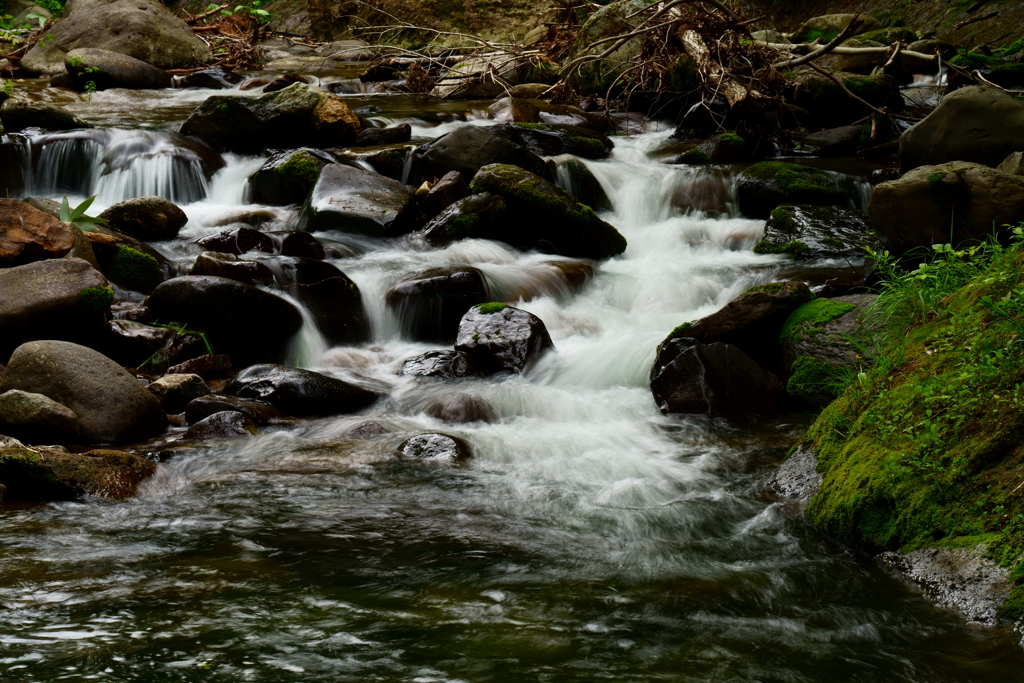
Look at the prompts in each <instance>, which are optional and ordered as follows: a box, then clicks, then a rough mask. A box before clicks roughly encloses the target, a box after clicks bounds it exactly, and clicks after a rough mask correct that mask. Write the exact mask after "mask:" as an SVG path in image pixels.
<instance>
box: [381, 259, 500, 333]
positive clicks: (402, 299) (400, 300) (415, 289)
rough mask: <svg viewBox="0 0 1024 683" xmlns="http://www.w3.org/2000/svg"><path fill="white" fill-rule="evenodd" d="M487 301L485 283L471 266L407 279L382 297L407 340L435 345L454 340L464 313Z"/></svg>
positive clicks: (447, 267) (425, 272)
mask: <svg viewBox="0 0 1024 683" xmlns="http://www.w3.org/2000/svg"><path fill="white" fill-rule="evenodd" d="M489 300H490V293H489V290H488V287H487V280H486V279H485V278H484V276H483V273H481V272H480V271H479V270H478V269H476V268H473V267H471V266H446V267H441V268H431V269H429V270H426V271H423V272H421V273H416V274H414V275H409V276H407V277H405V278H403V279H402V280H401V281H399V282H398V283H396V284H394V285H392V286H391V288H390V289H388V292H387V294H386V295H385V302H386V303H387V306H388V308H390V309H391V310H393V311H394V312H395V313H396V315H397V316H398V318H399V320H400V321H401V323H402V331H403V333H404V334H405V335H406V336H407V337H408V338H410V339H415V340H417V341H436V342H447V341H451V340H453V339H455V336H456V333H457V332H458V329H459V321H460V320H461V319H462V316H463V313H465V312H466V309H468V308H469V307H470V306H472V305H473V304H480V303H485V302H487V301H489Z"/></svg>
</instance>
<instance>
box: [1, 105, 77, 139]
mask: <svg viewBox="0 0 1024 683" xmlns="http://www.w3.org/2000/svg"><path fill="white" fill-rule="evenodd" d="M0 123H2V124H3V127H4V132H5V133H8V134H10V133H17V132H19V131H23V130H25V129H26V128H43V129H45V130H77V129H79V128H92V126H91V125H90V124H88V123H86V122H85V121H83V120H82V119H80V118H78V117H77V116H75V115H74V114H72V113H71V112H69V111H68V110H67V109H65V108H64V107H59V106H57V105H56V104H49V103H47V102H29V101H28V100H15V99H10V100H7V101H6V102H4V103H3V106H0Z"/></svg>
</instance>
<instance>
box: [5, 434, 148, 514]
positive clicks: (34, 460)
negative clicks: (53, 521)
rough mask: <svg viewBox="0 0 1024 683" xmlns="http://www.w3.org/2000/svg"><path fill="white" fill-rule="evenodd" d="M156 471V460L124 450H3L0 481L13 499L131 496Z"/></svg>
mask: <svg viewBox="0 0 1024 683" xmlns="http://www.w3.org/2000/svg"><path fill="white" fill-rule="evenodd" d="M154 472H156V465H155V464H154V463H152V462H150V461H149V460H146V459H145V458H143V457H142V456H139V455H135V454H133V453H125V452H122V451H111V450H95V451H89V452H88V453H67V452H63V451H62V450H61V449H55V448H46V447H43V448H36V449H34V450H29V449H27V448H19V447H13V448H12V447H8V448H4V449H0V484H2V486H3V487H5V488H6V491H4V492H3V495H4V496H5V497H6V498H7V499H9V500H19V501H47V500H71V499H74V498H78V497H80V496H86V495H90V496H99V497H103V498H128V497H131V496H133V495H135V492H136V489H137V488H138V485H139V484H140V483H141V482H142V481H143V480H144V479H146V478H148V477H150V476H152V475H153V473H154Z"/></svg>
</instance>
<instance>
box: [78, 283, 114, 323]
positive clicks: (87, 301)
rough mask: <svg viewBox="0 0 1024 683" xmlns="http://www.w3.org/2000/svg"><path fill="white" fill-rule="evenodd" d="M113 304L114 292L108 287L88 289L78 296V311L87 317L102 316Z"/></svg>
mask: <svg viewBox="0 0 1024 683" xmlns="http://www.w3.org/2000/svg"><path fill="white" fill-rule="evenodd" d="M112 303H114V290H113V289H111V288H110V287H88V288H86V289H83V290H82V293H81V294H79V295H78V310H79V311H80V312H81V313H83V314H85V315H86V316H88V317H96V316H102V315H104V314H106V313H108V312H109V311H110V304H112Z"/></svg>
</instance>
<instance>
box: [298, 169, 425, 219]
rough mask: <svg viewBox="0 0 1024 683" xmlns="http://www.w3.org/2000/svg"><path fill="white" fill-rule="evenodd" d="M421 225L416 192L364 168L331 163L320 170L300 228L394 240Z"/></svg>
mask: <svg viewBox="0 0 1024 683" xmlns="http://www.w3.org/2000/svg"><path fill="white" fill-rule="evenodd" d="M417 222H418V214H417V211H416V206H415V196H414V195H413V192H412V191H411V190H410V189H409V188H408V187H406V186H405V185H403V184H402V183H400V182H398V181H397V180H392V179H390V178H386V177H384V176H382V175H379V174H377V173H374V172H372V171H367V170H365V169H362V168H352V167H350V166H343V165H341V164H329V165H327V166H325V167H324V168H323V170H322V171H320V176H319V177H318V178H317V181H316V184H315V185H314V186H313V190H312V192H311V193H310V196H309V200H308V201H307V202H306V206H305V207H304V208H303V211H302V216H301V218H300V223H299V227H300V229H303V230H308V231H310V232H319V231H322V230H340V231H342V232H348V233H356V234H365V235H371V236H374V237H394V236H397V235H401V234H404V233H407V232H410V231H412V230H413V229H415V227H416V223H417Z"/></svg>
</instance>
